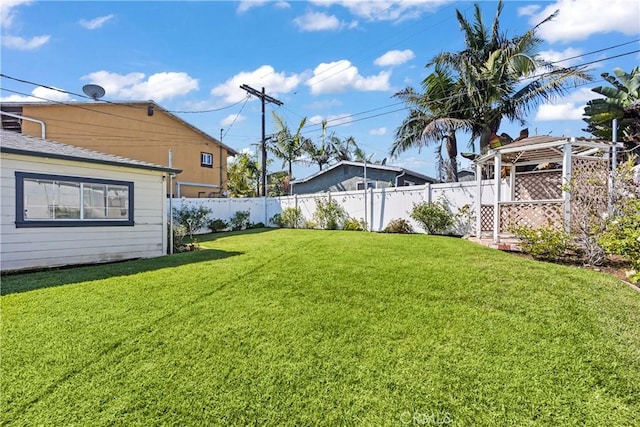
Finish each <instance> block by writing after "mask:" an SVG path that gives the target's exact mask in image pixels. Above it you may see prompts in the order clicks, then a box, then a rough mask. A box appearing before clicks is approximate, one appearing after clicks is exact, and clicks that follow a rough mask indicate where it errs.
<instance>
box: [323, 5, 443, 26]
mask: <svg viewBox="0 0 640 427" xmlns="http://www.w3.org/2000/svg"><path fill="white" fill-rule="evenodd" d="M311 3H313V4H315V5H316V6H325V7H329V6H333V5H338V6H342V7H344V8H346V9H348V10H349V12H350V13H351V14H352V15H354V16H356V17H358V18H362V19H365V20H367V21H403V20H407V19H415V18H418V17H420V16H421V15H422V14H423V13H429V12H434V11H435V10H436V9H437V8H438V7H439V6H440V5H442V4H445V3H448V0H411V1H397V0H374V1H354V0H314V1H311Z"/></svg>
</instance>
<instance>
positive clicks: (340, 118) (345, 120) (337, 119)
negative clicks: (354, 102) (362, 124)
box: [308, 113, 353, 128]
mask: <svg viewBox="0 0 640 427" xmlns="http://www.w3.org/2000/svg"><path fill="white" fill-rule="evenodd" d="M324 120H326V121H327V127H328V128H329V127H331V126H340V125H346V124H349V123H351V122H352V121H353V116H352V115H351V114H349V113H341V114H330V115H328V116H326V117H324V116H321V115H316V116H313V117H310V118H309V119H308V123H309V124H312V125H319V124H320V123H322V122H323V121H324Z"/></svg>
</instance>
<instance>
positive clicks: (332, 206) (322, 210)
mask: <svg viewBox="0 0 640 427" xmlns="http://www.w3.org/2000/svg"><path fill="white" fill-rule="evenodd" d="M346 218H347V213H346V212H345V210H344V208H343V207H342V206H340V204H339V203H338V202H336V201H335V200H326V199H322V198H319V199H316V211H315V212H314V214H313V219H314V220H315V221H316V222H317V223H318V226H319V227H320V228H323V229H325V230H337V229H338V228H340V227H341V226H342V224H343V222H344V220H345V219H346Z"/></svg>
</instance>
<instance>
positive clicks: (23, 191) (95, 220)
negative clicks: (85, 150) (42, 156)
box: [16, 172, 133, 228]
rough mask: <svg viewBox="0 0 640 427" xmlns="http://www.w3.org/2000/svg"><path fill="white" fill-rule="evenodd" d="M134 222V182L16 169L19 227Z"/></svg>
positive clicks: (79, 225) (86, 225)
mask: <svg viewBox="0 0 640 427" xmlns="http://www.w3.org/2000/svg"><path fill="white" fill-rule="evenodd" d="M103 225H133V182H126V181H112V180H104V179H93V178H79V177H71V176H57V175H43V174H35V173H25V172H16V226H17V227H19V228H20V227H91V226H103Z"/></svg>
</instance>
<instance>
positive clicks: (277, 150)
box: [267, 112, 307, 178]
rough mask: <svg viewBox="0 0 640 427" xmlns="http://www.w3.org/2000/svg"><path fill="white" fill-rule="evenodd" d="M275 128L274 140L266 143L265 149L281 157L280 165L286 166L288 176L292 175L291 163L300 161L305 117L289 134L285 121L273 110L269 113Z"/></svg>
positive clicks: (303, 140)
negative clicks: (294, 131) (292, 132)
mask: <svg viewBox="0 0 640 427" xmlns="http://www.w3.org/2000/svg"><path fill="white" fill-rule="evenodd" d="M271 115H272V117H273V121H274V126H275V128H276V133H275V134H274V139H275V142H274V143H272V144H270V145H268V146H267V149H268V150H269V151H270V152H271V153H272V154H274V155H275V156H276V157H278V158H279V159H282V167H283V168H284V167H285V165H287V166H288V172H289V177H290V178H292V177H293V163H296V162H299V161H300V156H301V155H302V150H303V145H304V142H305V138H304V137H303V136H302V134H301V132H302V128H303V127H304V126H305V124H306V123H307V118H306V117H304V118H303V119H302V120H300V124H299V125H298V129H297V130H296V133H295V134H293V135H292V134H291V131H290V130H289V127H288V126H287V123H286V122H285V121H284V119H283V118H282V117H280V116H278V115H277V114H276V113H275V112H272V113H271Z"/></svg>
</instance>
